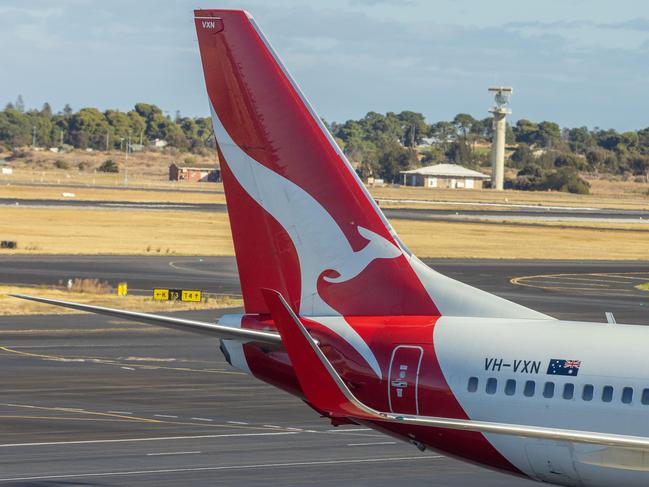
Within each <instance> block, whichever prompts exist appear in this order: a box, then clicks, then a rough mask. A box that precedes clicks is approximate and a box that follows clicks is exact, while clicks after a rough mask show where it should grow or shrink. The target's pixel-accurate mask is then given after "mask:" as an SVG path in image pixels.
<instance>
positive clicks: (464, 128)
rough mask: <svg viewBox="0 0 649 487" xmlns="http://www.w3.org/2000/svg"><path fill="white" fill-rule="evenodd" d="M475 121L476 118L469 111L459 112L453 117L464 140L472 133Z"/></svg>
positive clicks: (454, 123)
mask: <svg viewBox="0 0 649 487" xmlns="http://www.w3.org/2000/svg"><path fill="white" fill-rule="evenodd" d="M475 123H476V119H475V118H473V117H472V116H471V115H469V114H468V113H458V114H457V115H455V118H454V119H453V125H455V127H456V129H457V130H458V131H459V132H460V134H461V135H462V138H463V139H464V140H467V138H468V136H469V133H471V128H472V127H473V125H474V124H475Z"/></svg>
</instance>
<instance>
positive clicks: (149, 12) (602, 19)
mask: <svg viewBox="0 0 649 487" xmlns="http://www.w3.org/2000/svg"><path fill="white" fill-rule="evenodd" d="M220 7H225V8H244V9H246V10H247V11H249V12H250V13H251V14H252V15H253V16H254V17H255V20H256V21H257V23H258V24H259V25H260V27H261V28H262V30H263V31H264V32H265V33H266V35H267V37H268V38H269V39H270V41H271V43H272V44H273V46H274V48H275V49H276V51H277V52H278V53H279V55H280V57H281V58H282V60H283V61H284V64H285V65H286V66H287V67H288V69H289V71H290V72H291V73H292V75H293V77H294V78H295V79H296V80H297V81H298V83H299V84H300V86H301V87H302V90H303V91H304V92H305V94H306V96H307V97H308V98H309V99H310V100H311V102H312V103H313V105H314V106H315V109H316V111H317V112H318V113H319V114H320V115H321V116H322V117H324V118H325V119H327V120H328V121H338V122H342V121H345V120H347V119H350V118H353V119H357V118H361V117H362V116H364V115H365V114H366V113H367V112H369V111H377V112H381V113H384V112H387V111H394V112H400V111H402V110H413V111H418V112H422V113H423V114H424V115H425V116H426V119H427V120H428V122H435V121H438V120H448V119H452V118H453V117H454V116H455V114H457V113H460V112H464V113H470V114H472V115H473V116H474V117H476V118H484V117H487V116H488V115H489V114H488V109H489V108H490V106H491V105H492V103H493V99H492V97H491V96H490V95H489V93H488V92H487V88H488V87H489V86H490V85H493V84H498V85H507V86H512V87H513V89H514V92H513V95H512V99H511V109H512V112H513V113H512V116H511V119H512V121H513V120H517V119H520V118H526V119H529V120H533V121H542V120H550V121H556V122H558V123H559V124H560V125H562V126H570V127H573V126H588V127H590V128H593V127H600V128H615V129H618V130H634V129H639V128H644V127H647V126H649V96H647V95H648V91H649V90H648V88H649V3H647V2H646V0H618V1H616V2H611V1H608V0H606V1H602V0H543V1H536V2H532V1H530V0H492V1H490V2H486V1H483V0H471V1H469V0H434V1H430V0H326V1H321V0H311V1H304V0H303V1H298V0H273V1H268V0H241V1H238V2H233V1H229V0H221V1H218V2H216V1H215V2H205V1H204V0H202V1H201V2H200V3H199V2H197V1H196V0H193V1H191V2H189V1H186V0H157V1H154V0H138V1H127V0H102V1H95V0H57V1H56V2H53V1H46V0H30V1H29V2H25V1H24V0H0V46H2V47H1V48H0V66H1V68H0V103H1V104H3V105H4V103H7V102H13V101H14V100H15V99H16V97H17V96H18V94H21V95H22V96H23V98H24V100H25V105H26V106H27V107H29V108H40V107H41V106H42V104H43V103H44V102H46V101H47V102H49V103H50V104H51V105H52V107H53V109H54V110H55V111H58V110H61V109H62V107H63V106H64V104H65V103H69V104H70V105H71V106H72V107H73V108H74V109H75V110H76V109H79V108H83V107H85V106H95V107H98V108H100V109H102V110H105V109H108V108H114V109H120V110H128V109H130V108H131V107H132V106H133V105H134V104H135V103H137V102H140V101H142V102H147V103H155V104H157V105H158V106H160V107H161V108H162V109H163V110H164V111H167V112H169V114H171V115H172V116H173V115H174V114H175V112H176V110H179V111H180V112H181V113H182V114H183V115H189V116H207V115H208V104H207V97H206V94H205V87H204V82H203V77H202V71H201V69H202V68H201V65H200V59H199V54H198V46H197V43H196V34H195V30H194V24H193V9H194V8H220Z"/></svg>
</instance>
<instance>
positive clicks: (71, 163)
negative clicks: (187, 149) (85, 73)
mask: <svg viewBox="0 0 649 487" xmlns="http://www.w3.org/2000/svg"><path fill="white" fill-rule="evenodd" d="M25 154H26V155H25V157H21V158H17V159H15V160H12V161H11V165H12V167H13V168H14V174H12V175H11V176H0V182H10V181H16V182H27V183H29V182H31V183H53V184H66V183H68V184H70V183H80V184H92V185H98V186H119V185H121V184H122V183H123V181H124V164H125V157H124V153H123V152H120V151H110V152H103V151H92V152H86V151H82V150H73V151H71V152H66V153H53V152H49V151H32V150H28V149H27V150H25ZM7 156H8V155H5V156H4V157H7ZM185 157H192V158H194V159H195V160H196V162H197V163H198V164H215V163H216V161H217V158H216V154H214V155H213V156H209V157H201V156H198V155H196V154H185V153H178V152H176V151H162V152H157V151H150V152H134V153H132V154H130V155H129V158H128V179H129V183H130V184H131V185H133V186H146V187H178V186H185V185H184V184H178V183H173V182H170V181H168V174H169V164H171V163H172V162H174V161H183V160H184V159H185ZM106 159H112V160H114V161H115V162H116V163H117V164H118V165H119V167H120V172H119V173H117V174H106V173H100V172H95V171H96V169H97V168H98V167H99V166H100V165H101V164H102V163H103V162H104V161H105V160H106ZM56 161H62V162H63V163H64V164H65V165H67V166H68V169H57V168H56V167H55V163H56ZM80 164H82V165H83V166H84V169H83V170H81V169H79V165H80ZM190 186H195V185H191V184H190ZM198 186H201V185H198Z"/></svg>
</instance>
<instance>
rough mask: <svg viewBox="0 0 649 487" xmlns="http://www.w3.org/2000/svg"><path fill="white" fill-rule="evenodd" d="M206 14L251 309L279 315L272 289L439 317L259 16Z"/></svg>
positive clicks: (328, 302)
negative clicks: (270, 303) (272, 309)
mask: <svg viewBox="0 0 649 487" xmlns="http://www.w3.org/2000/svg"><path fill="white" fill-rule="evenodd" d="M195 17H196V20H195V22H196V30H197V32H198V40H199V45H200V50H201V58H202V62H203V69H204V72H205V80H206V85H207V91H208V95H209V99H210V103H211V107H212V118H213V124H214V132H215V135H216V139H217V143H218V149H219V157H220V159H221V164H222V173H223V183H224V186H225V192H226V198H227V203H228V212H229V216H230V224H231V227H232V234H233V238H234V246H235V251H236V256H237V264H238V267H239V274H240V278H241V287H242V289H243V296H244V302H245V308H246V311H247V312H249V313H264V312H267V307H266V303H265V302H264V300H263V298H262V295H261V293H260V289H262V288H271V289H277V290H278V291H279V292H281V293H282V294H283V295H284V296H286V297H287V298H288V301H289V302H290V304H291V306H293V308H294V309H296V310H297V311H298V312H299V313H300V314H302V315H316V316H317V315H320V316H324V315H338V314H342V315H393V314H399V315H404V314H405V315H408V314H409V315H432V314H437V313H438V311H437V308H436V306H435V305H434V304H433V302H432V300H431V299H430V297H429V295H428V293H427V292H426V289H425V288H424V286H423V285H422V284H421V282H420V280H419V279H418V277H417V275H416V274H415V271H414V270H413V269H412V267H411V266H410V265H409V264H408V259H409V258H410V255H409V254H408V253H407V251H406V250H405V248H404V246H403V245H402V244H401V243H400V242H399V240H398V239H397V237H396V235H395V233H394V232H393V231H392V229H391V227H390V225H389V224H388V223H387V220H386V219H385V217H384V216H383V215H382V213H381V212H380V211H379V210H378V208H377V207H376V205H375V203H374V201H373V200H372V199H371V198H370V197H369V195H368V193H367V191H366V190H365V188H364V187H363V185H362V184H361V183H360V181H359V179H358V177H357V175H356V174H355V172H354V171H353V169H352V168H351V166H350V164H349V162H348V161H347V160H346V159H345V157H344V156H343V154H342V153H341V151H340V150H339V148H338V147H337V146H336V144H335V142H333V139H332V138H331V135H330V134H329V133H328V132H327V130H326V128H325V127H324V125H323V124H322V122H321V121H320V119H319V118H318V117H317V116H316V114H315V113H314V111H313V109H312V108H311V106H310V105H309V103H308V102H307V101H306V99H305V98H304V96H303V95H302V94H301V93H300V91H299V89H298V87H297V85H296V84H295V82H294V81H293V79H292V78H291V77H290V75H289V74H288V73H287V71H286V70H285V68H284V67H283V66H282V64H281V63H280V61H279V60H278V58H277V56H276V55H275V53H274V51H273V50H272V48H271V47H270V45H269V44H268V42H267V40H266V38H265V37H264V36H263V34H262V33H261V31H260V30H259V28H258V27H257V26H256V24H255V22H254V21H253V20H252V18H251V17H250V16H249V15H248V14H247V13H246V12H243V11H232V10H197V11H195ZM395 290H398V291H397V292H395Z"/></svg>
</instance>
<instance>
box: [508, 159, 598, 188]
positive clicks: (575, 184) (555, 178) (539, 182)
mask: <svg viewBox="0 0 649 487" xmlns="http://www.w3.org/2000/svg"><path fill="white" fill-rule="evenodd" d="M507 187H508V188H513V189H520V190H523V191H547V190H552V191H563V192H565V193H576V194H588V193H589V192H590V184H588V182H587V181H584V180H583V179H582V178H581V177H580V176H579V173H578V172H577V171H576V170H575V169H574V168H572V167H562V168H561V169H559V170H557V171H551V172H546V171H544V170H543V168H541V167H539V166H536V165H528V166H525V167H524V168H523V169H521V170H520V171H519V172H518V174H517V175H516V179H514V180H512V181H508V184H507Z"/></svg>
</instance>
